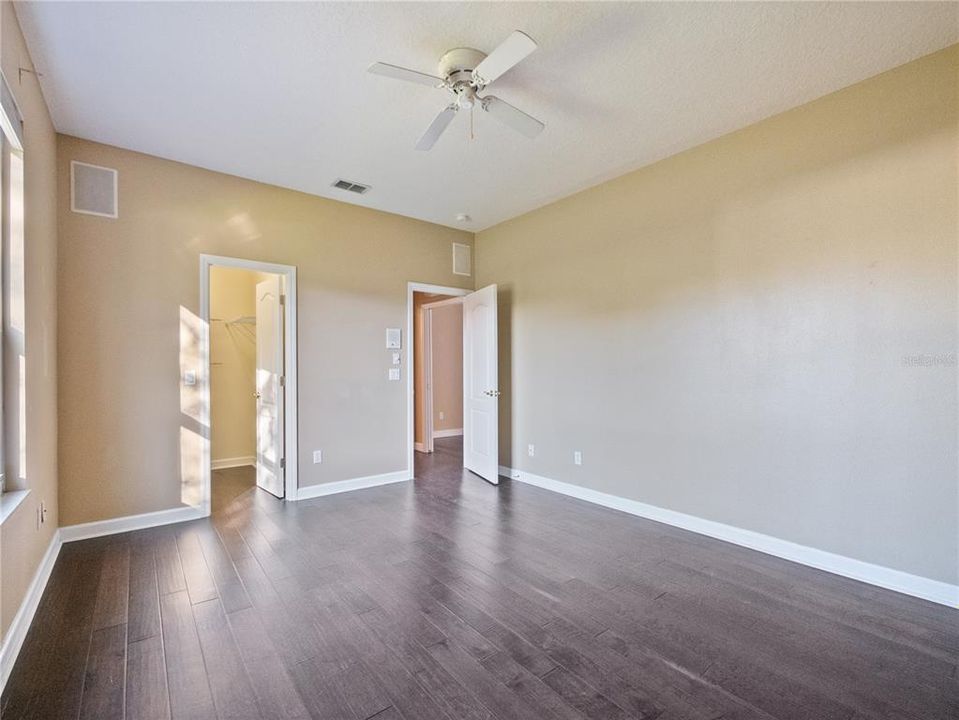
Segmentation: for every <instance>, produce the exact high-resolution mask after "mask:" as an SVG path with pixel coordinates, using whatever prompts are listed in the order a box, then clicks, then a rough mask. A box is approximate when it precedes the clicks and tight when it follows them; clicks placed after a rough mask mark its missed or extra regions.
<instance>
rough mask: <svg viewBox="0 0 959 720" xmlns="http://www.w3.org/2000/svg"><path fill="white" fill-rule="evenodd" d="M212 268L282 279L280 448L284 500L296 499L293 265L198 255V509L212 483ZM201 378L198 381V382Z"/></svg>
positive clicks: (205, 506)
mask: <svg viewBox="0 0 959 720" xmlns="http://www.w3.org/2000/svg"><path fill="white" fill-rule="evenodd" d="M213 267H227V268H236V269H239V270H252V271H253V272H264V273H272V274H274V275H280V276H281V277H282V278H283V294H284V295H285V302H284V303H283V335H284V338H283V376H284V393H283V395H284V397H283V403H284V410H283V448H284V456H285V459H286V466H285V467H284V470H285V472H284V478H283V481H284V483H283V484H284V488H283V492H284V495H285V497H284V500H296V499H297V487H298V485H297V472H296V471H297V464H298V463H297V457H298V455H297V407H296V267H295V266H294V265H279V264H277V263H269V262H260V261H259V260H246V259H244V258H235V257H226V256H223V255H205V254H201V255H200V321H201V322H200V327H201V335H202V336H201V338H200V365H201V377H198V378H197V380H198V384H199V385H200V403H201V410H200V412H201V415H200V416H201V417H203V418H206V419H207V429H208V430H209V432H210V437H208V438H207V439H206V442H205V443H204V444H203V452H202V453H201V456H202V457H201V460H200V461H201V462H202V463H203V468H202V472H201V475H200V477H201V485H202V488H201V489H202V510H203V515H204V516H208V515H209V514H210V491H211V482H212V470H213V469H212V460H211V440H212V436H213V428H212V426H211V423H212V412H211V404H210V402H211V401H210V269H211V268H213ZM201 379H202V381H201Z"/></svg>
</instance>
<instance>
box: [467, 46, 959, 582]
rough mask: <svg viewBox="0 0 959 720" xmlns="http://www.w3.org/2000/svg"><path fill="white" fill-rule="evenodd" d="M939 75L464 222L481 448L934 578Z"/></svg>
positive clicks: (786, 117)
mask: <svg viewBox="0 0 959 720" xmlns="http://www.w3.org/2000/svg"><path fill="white" fill-rule="evenodd" d="M957 78H959V49H957V47H953V48H951V49H949V50H947V51H944V52H941V53H938V54H935V55H933V56H930V57H927V58H925V59H922V60H919V61H917V62H914V63H911V64H909V65H906V66H903V67H901V68H898V69H895V70H893V71H891V72H888V73H885V74H883V75H880V76H878V77H876V78H873V79H870V80H868V81H866V82H863V83H861V84H858V85H855V86H853V87H850V88H847V89H845V90H843V91H841V92H838V93H836V94H833V95H830V96H828V97H826V98H823V99H821V100H818V101H816V102H813V103H811V104H809V105H806V106H803V107H800V108H798V109H795V110H793V111H790V112H787V113H785V114H782V115H780V116H777V117H774V118H772V119H769V120H767V121H764V122H762V123H759V124H757V125H754V126H752V127H749V128H747V129H745V130H742V131H740V132H737V133H734V134H731V135H729V136H726V137H724V138H721V139H719V140H716V141H714V142H711V143H708V144H706V145H703V146H701V147H698V148H696V149H693V150H690V151H688V152H685V153H682V154H681V155H678V156H675V157H673V158H670V159H667V160H665V161H663V162H660V163H658V164H656V165H653V166H650V167H647V168H645V169H642V170H640V171H637V172H634V173H631V174H629V175H625V176H623V177H621V178H618V179H616V180H613V181H611V182H608V183H605V184H603V185H600V186H598V187H595V188H593V189H590V190H587V191H585V192H582V193H580V194H577V195H574V196H572V197H569V198H566V199H564V200H561V201H559V202H557V203H555V204H553V205H550V206H548V207H545V208H542V209H540V210H537V211H535V212H531V213H529V214H527V215H524V216H522V217H519V218H516V219H514V220H512V221H509V222H506V223H503V224H501V225H498V226H496V227H494V228H491V229H489V230H487V231H485V232H482V233H479V234H478V236H477V241H476V253H475V254H476V267H477V287H481V286H483V285H486V284H488V283H491V282H496V283H498V284H499V285H500V287H501V288H502V291H503V292H502V296H501V301H502V302H503V307H504V311H503V312H504V317H503V322H502V324H503V325H504V326H508V327H509V330H507V331H506V333H505V334H504V336H503V337H502V338H501V348H502V349H503V360H502V365H501V370H500V373H501V377H503V376H504V375H506V376H507V378H506V379H507V381H508V382H509V383H511V386H512V387H514V388H520V387H521V388H522V393H521V394H520V393H515V394H513V397H512V403H511V415H512V418H511V421H512V427H511V428H510V427H508V426H507V427H506V428H505V430H504V433H505V436H504V437H502V438H501V445H500V447H501V448H503V450H504V452H503V456H502V458H501V460H502V462H503V463H504V464H512V465H513V466H516V467H518V468H520V469H523V470H527V471H529V472H532V473H536V474H539V475H543V476H547V477H550V478H554V479H557V480H561V481H566V482H570V483H575V484H577V485H582V486H585V487H589V488H593V489H596V490H600V491H603V492H607V493H612V494H615V495H619V496H624V497H627V498H632V499H635V500H639V501H642V502H646V503H650V504H653V505H657V506H660V507H664V508H669V509H672V510H677V511H680V512H684V513H689V514H692V515H696V516H699V517H703V518H708V519H710V520H716V521H719V522H723V523H728V524H730V525H734V526H738V527H741V528H747V529H749V530H754V531H757V532H760V533H766V534H768V535H772V536H775V537H779V538H785V539H787V540H791V541H794V542H797V543H801V544H803V545H808V546H812V547H815V548H821V549H824V550H828V551H832V552H835V553H839V554H842V555H846V556H849V557H853V558H857V559H860V560H864V561H868V562H873V563H878V564H880V565H884V566H888V567H892V568H895V569H898V570H904V571H907V572H911V573H915V574H917V575H921V576H925V577H929V578H933V579H936V580H940V581H945V582H951V583H955V582H957V580H959V548H957V539H959V517H957V514H959V496H957V493H959V489H957V427H956V424H957V392H956V361H955V358H956V352H957V307H956V305H957V234H959V228H957V210H959V208H957V148H959V145H957V143H959V133H957V100H959V98H957V85H959V83H957ZM703 110H704V112H708V108H704V109H703ZM510 358H511V359H510ZM505 385H506V382H504V386H505ZM501 389H503V390H508V387H502V388H501ZM503 402H504V404H503V412H502V413H501V417H503V416H504V415H506V414H507V410H508V409H510V400H509V398H508V397H504V400H503ZM528 443H535V444H536V457H535V458H529V457H527V455H526V453H525V448H526V445H527V444H528ZM511 447H512V452H510V448H511ZM521 449H522V450H521ZM574 450H580V451H582V452H583V465H582V466H581V467H577V466H575V465H573V462H572V455H573V451H574Z"/></svg>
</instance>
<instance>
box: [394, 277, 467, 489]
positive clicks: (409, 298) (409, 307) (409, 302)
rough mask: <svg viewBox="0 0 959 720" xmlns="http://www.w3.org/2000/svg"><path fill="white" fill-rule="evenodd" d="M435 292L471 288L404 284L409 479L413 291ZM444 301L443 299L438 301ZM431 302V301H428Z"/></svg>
mask: <svg viewBox="0 0 959 720" xmlns="http://www.w3.org/2000/svg"><path fill="white" fill-rule="evenodd" d="M414 292H421V293H435V294H437V295H452V296H455V297H462V296H464V295H469V294H470V293H471V292H473V291H472V290H469V289H466V288H456V287H446V286H444V285H430V284H429V283H419V282H408V283H407V284H406V353H405V356H406V473H407V475H409V477H410V480H412V479H413V475H414V470H415V467H416V465H415V462H414V459H415V457H416V454H415V453H416V451H415V449H414V448H413V443H414V442H415V439H416V438H415V429H414V426H413V422H414V414H413V408H414V403H415V398H414V397H413V390H414V383H413V293H414ZM438 302H444V301H438ZM430 304H433V303H430ZM464 382H465V380H464Z"/></svg>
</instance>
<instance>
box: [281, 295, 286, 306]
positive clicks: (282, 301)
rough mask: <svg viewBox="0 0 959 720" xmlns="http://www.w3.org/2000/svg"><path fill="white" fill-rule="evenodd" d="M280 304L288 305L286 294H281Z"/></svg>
mask: <svg viewBox="0 0 959 720" xmlns="http://www.w3.org/2000/svg"><path fill="white" fill-rule="evenodd" d="M280 305H286V295H280Z"/></svg>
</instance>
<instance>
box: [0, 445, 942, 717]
mask: <svg viewBox="0 0 959 720" xmlns="http://www.w3.org/2000/svg"><path fill="white" fill-rule="evenodd" d="M456 443H457V440H456V439H451V440H444V441H441V442H440V443H438V444H439V445H440V448H439V450H438V452H436V453H435V454H434V455H432V456H420V455H418V456H417V463H418V464H417V476H418V478H419V479H418V480H417V481H416V482H415V483H404V484H395V485H388V486H383V487H380V488H374V489H370V490H362V491H357V492H351V493H345V494H342V495H333V496H329V497H324V498H317V499H315V500H309V501H302V502H299V503H290V504H284V503H283V502H280V501H278V500H275V499H274V498H272V497H270V496H269V495H267V494H266V493H263V492H261V491H258V490H255V489H251V490H245V491H243V492H241V493H239V494H237V495H235V496H234V497H233V498H232V499H229V500H228V501H227V502H225V503H223V504H221V505H218V507H217V509H216V512H215V513H214V516H213V517H212V518H210V519H209V520H203V521H196V522H191V523H184V524H180V525H174V526H167V527H162V528H155V529H151V530H146V531H139V532H134V533H128V534H124V535H114V536H112V537H105V538H98V539H94V540H87V541H82V542H74V543H69V544H67V545H64V547H63V549H62V551H61V554H60V558H59V560H58V561H57V564H56V568H55V569H54V572H53V576H52V577H51V579H50V583H49V585H48V587H47V589H46V592H45V593H44V596H43V600H42V602H41V605H40V609H39V611H38V613H37V615H36V618H35V620H34V623H33V626H32V628H31V630H30V633H29V636H28V638H27V640H26V643H25V645H24V648H23V650H22V652H21V655H20V658H19V660H18V662H17V665H16V667H15V668H14V671H13V675H12V677H11V678H10V681H9V682H8V685H7V688H6V691H5V692H4V694H3V697H2V701H0V702H2V705H0V708H2V713H3V719H4V720H18V719H19V718H37V719H39V720H55V719H56V718H96V719H97V720H110V719H111V718H122V717H126V718H138V719H139V718H170V717H172V718H201V719H204V720H206V719H209V718H269V719H271V720H272V719H274V718H310V717H312V718H324V719H333V720H340V719H342V720H366V719H367V718H376V719H377V720H396V719H402V718H405V719H406V720H420V719H421V718H449V719H450V720H460V719H465V718H469V719H476V720H488V719H490V718H499V719H501V720H507V719H508V718H531V719H540V718H555V719H561V720H573V719H574V718H576V719H578V718H596V719H599V718H603V719H605V720H611V719H619V718H660V720H680V719H690V720H716V719H718V718H723V719H724V720H732V719H734V718H763V719H766V720H768V719H769V718H780V719H782V720H866V719H867V718H897V719H906V720H908V719H914V720H946V719H949V718H951V719H955V718H959V676H957V661H959V611H956V610H950V609H948V608H945V607H941V606H937V605H933V604H931V603H926V602H923V601H920V600H916V599H912V598H908V597H905V596H902V595H898V594H896V593H892V592H887V591H883V590H880V589H877V588H874V587H871V586H868V585H863V584H860V583H857V582H854V581H851V580H846V579H843V578H840V577H837V576H834V575H829V574H827V573H823V572H818V571H816V570H812V569H810V568H806V567H803V566H800V565H795V564H792V563H789V562H785V561H782V560H778V559H775V558H772V557H769V556H767V555H763V554H760V553H756V552H751V551H749V550H745V549H742V548H739V547H736V546H733V545H728V544H725V543H722V542H718V541H714V540H710V539H706V538H703V537H700V536H697V535H694V534H691V533H687V532H683V531H680V530H676V529H673V528H670V527H667V526H664V525H659V524H656V523H653V522H648V521H645V520H641V519H638V518H635V517H631V516H629V515H624V514H620V513H617V512H613V511H610V510H606V509H603V508H599V507H596V506H592V505H589V504H586V503H583V502H579V501H577V500H573V499H570V498H566V497H563V496H560V495H556V494H553V493H550V492H547V491H544V490H540V489H538V488H534V487H530V486H525V485H521V484H518V483H515V484H514V483H510V482H509V481H504V482H503V483H502V484H501V485H500V486H499V487H494V486H492V485H489V484H487V483H485V482H483V481H482V480H480V479H478V478H476V477H474V476H472V475H470V474H469V473H464V472H462V471H461V469H460V468H459V455H458V448H457V447H456Z"/></svg>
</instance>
